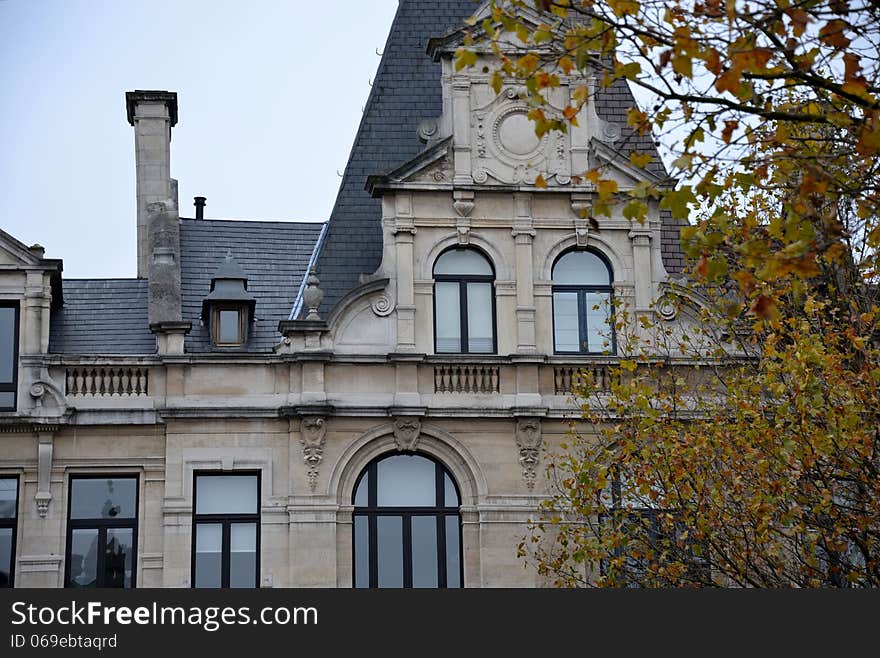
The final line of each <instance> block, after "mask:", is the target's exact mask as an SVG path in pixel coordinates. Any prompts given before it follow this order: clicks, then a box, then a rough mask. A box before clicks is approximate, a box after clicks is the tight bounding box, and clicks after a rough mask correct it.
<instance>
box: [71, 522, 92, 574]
mask: <svg viewBox="0 0 880 658" xmlns="http://www.w3.org/2000/svg"><path fill="white" fill-rule="evenodd" d="M68 573H69V583H70V586H71V587H97V586H98V583H97V580H96V579H97V574H98V529H97V528H76V529H74V530H71V537H70V564H69V566H68Z"/></svg>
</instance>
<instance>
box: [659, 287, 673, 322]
mask: <svg viewBox="0 0 880 658" xmlns="http://www.w3.org/2000/svg"><path fill="white" fill-rule="evenodd" d="M655 308H656V309H657V315H659V316H660V318H661V319H663V320H664V321H666V322H672V321H673V320H675V318H676V317H677V316H678V304H677V303H676V300H675V299H674V298H673V297H672V295H668V294H667V295H663V296H662V297H661V298H660V299H659V300H657V306H656V307H655Z"/></svg>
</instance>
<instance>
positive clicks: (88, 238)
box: [0, 0, 397, 278]
mask: <svg viewBox="0 0 880 658" xmlns="http://www.w3.org/2000/svg"><path fill="white" fill-rule="evenodd" d="M396 8H397V0H329V1H326V0H325V2H307V1H305V0H285V1H281V0H248V1H247V2H242V1H241V0H210V1H209V0H139V1H134V0H131V1H129V0H0V228H3V230H5V231H7V232H8V233H10V234H12V235H13V236H14V237H15V238H17V239H19V240H21V241H22V242H24V243H25V244H27V245H31V244H33V243H36V242H38V243H40V244H42V245H43V246H44V247H46V256H47V257H50V258H63V259H64V276H65V277H67V278H84V277H102V278H103V277H132V276H134V275H135V269H136V252H135V223H136V219H135V217H136V215H135V212H136V208H135V178H134V173H135V170H134V134H133V129H132V128H131V126H129V125H128V122H127V121H126V115H125V99H124V96H125V92H126V91H129V90H133V89H166V90H170V91H176V92H177V93H178V105H179V123H178V125H177V127H176V128H174V130H173V139H172V143H171V175H172V176H173V177H174V178H177V179H178V181H180V205H181V214H182V215H184V216H192V214H193V208H192V197H193V196H197V195H198V196H206V197H207V198H208V205H207V209H206V216H207V217H209V218H217V219H220V218H222V219H265V220H269V219H271V220H294V221H323V220H325V219H326V218H327V217H328V215H329V213H330V210H331V208H332V206H333V202H334V200H335V198H336V191H337V188H338V186H339V181H340V178H339V176H338V175H337V171H338V172H340V173H341V172H342V170H343V169H344V168H345V163H346V160H347V159H348V152H349V150H350V148H351V144H352V141H353V139H354V135H355V131H356V130H357V125H358V122H359V121H360V116H361V111H362V108H363V106H364V104H365V103H366V99H367V95H368V94H369V81H370V80H371V79H372V78H373V76H374V75H375V72H376V67H377V66H378V64H379V56H378V55H377V50H378V51H379V52H381V50H382V48H383V46H384V44H385V39H386V37H387V35H388V29H389V28H390V26H391V20H392V18H393V17H394V12H395V10H396Z"/></svg>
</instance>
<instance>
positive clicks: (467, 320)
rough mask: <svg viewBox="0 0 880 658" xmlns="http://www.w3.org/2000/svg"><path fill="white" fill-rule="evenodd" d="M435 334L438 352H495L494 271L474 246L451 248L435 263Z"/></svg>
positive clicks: (435, 346)
mask: <svg viewBox="0 0 880 658" xmlns="http://www.w3.org/2000/svg"><path fill="white" fill-rule="evenodd" d="M434 281H435V283H434V336H435V345H434V348H435V351H436V352H437V353H438V354H461V353H470V354H492V353H494V352H495V295H494V291H493V282H494V281H495V272H494V271H493V270H492V264H491V263H490V262H489V261H488V260H487V259H486V257H485V256H483V255H482V254H481V253H480V252H478V251H476V250H474V249H450V250H449V251H445V252H443V254H441V255H440V257H439V258H438V259H437V262H436V263H434Z"/></svg>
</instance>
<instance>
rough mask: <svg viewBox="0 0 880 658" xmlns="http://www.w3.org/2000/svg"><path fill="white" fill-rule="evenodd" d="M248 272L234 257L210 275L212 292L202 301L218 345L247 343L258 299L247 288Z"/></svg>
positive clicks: (230, 256) (203, 313) (213, 340)
mask: <svg viewBox="0 0 880 658" xmlns="http://www.w3.org/2000/svg"><path fill="white" fill-rule="evenodd" d="M247 281H248V279H247V275H246V274H245V273H244V270H242V269H241V267H240V266H239V264H238V263H237V262H235V259H234V258H233V257H232V252H231V251H230V252H228V253H227V254H226V260H225V261H223V264H222V265H220V267H219V268H218V269H217V271H216V272H215V273H214V276H212V277H211V292H210V294H208V296H207V297H205V299H204V300H203V302H202V320H203V321H204V322H207V323H208V325H209V327H210V330H211V342H212V343H213V344H214V346H215V347H241V346H242V345H244V344H245V343H247V339H248V328H249V326H250V323H251V321H252V320H253V317H254V308H255V306H256V300H255V299H254V296H253V295H251V294H250V293H249V292H248V291H247Z"/></svg>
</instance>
